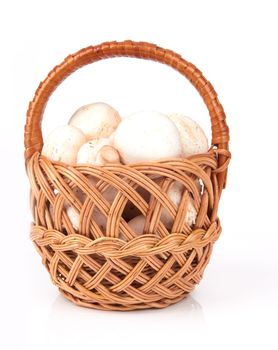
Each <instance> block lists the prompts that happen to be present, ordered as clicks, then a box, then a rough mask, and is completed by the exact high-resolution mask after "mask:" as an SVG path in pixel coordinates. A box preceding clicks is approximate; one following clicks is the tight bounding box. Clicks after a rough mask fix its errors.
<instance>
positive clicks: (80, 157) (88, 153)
mask: <svg viewBox="0 0 278 350" xmlns="http://www.w3.org/2000/svg"><path fill="white" fill-rule="evenodd" d="M106 145H111V141H110V140H109V139H108V138H100V139H95V140H91V141H88V142H86V143H84V145H83V146H81V148H80V149H79V151H78V153H77V163H78V164H82V163H83V164H97V162H96V158H97V154H98V152H99V151H100V149H101V148H102V147H103V146H106Z"/></svg>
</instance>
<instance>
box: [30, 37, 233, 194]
mask: <svg viewBox="0 0 278 350" xmlns="http://www.w3.org/2000/svg"><path fill="white" fill-rule="evenodd" d="M117 56H130V57H136V58H142V59H151V60H154V61H158V62H160V63H164V64H167V65H168V66H171V67H173V68H174V69H176V70H177V71H178V72H180V73H181V74H182V75H184V76H185V77H186V78H187V79H188V80H189V81H190V82H191V83H192V85H193V86H194V87H195V88H196V89H197V90H198V92H199V93H200V95H201V96H202V98H203V100H204V102H205V104H206V106H207V108H208V110H209V114H210V118H211V130H212V145H215V146H217V147H218V148H219V149H225V150H228V142H229V128H228V126H227V124H226V120H225V119H226V116H225V113H224V110H223V107H222V105H221V104H220V102H219V100H218V98H217V94H216V92H215V90H214V88H213V86H212V85H211V83H210V82H209V81H208V80H206V79H205V78H204V76H203V74H202V72H200V71H199V70H198V69H197V68H196V67H195V66H194V65H193V64H192V63H190V62H187V61H186V60H184V59H183V58H182V57H181V56H180V55H178V54H176V53H175V52H172V51H170V50H167V49H163V48H161V47H158V46H156V45H154V44H150V43H145V42H134V41H130V40H128V41H123V42H116V41H113V42H106V43H103V44H101V45H97V46H89V47H87V48H84V49H82V50H80V51H78V52H76V53H75V54H73V55H69V56H68V57H66V58H65V60H64V61H63V62H62V63H61V64H60V65H58V66H56V67H55V68H54V69H53V70H52V71H51V72H50V73H49V74H48V76H47V77H46V79H45V80H44V81H43V82H41V83H40V85H39V87H38V89H37V91H36V93H35V96H34V98H33V101H31V102H30V104H29V108H28V111H27V118H26V125H25V133H24V144H25V160H26V161H28V159H29V158H30V157H31V156H32V155H33V154H34V153H35V152H40V151H41V150H42V146H43V139H42V131H41V121H42V116H43V112H44V109H45V106H46V104H47V101H48V99H49V97H50V96H51V94H52V93H53V91H54V90H55V89H56V87H57V86H58V85H59V84H61V82H62V81H63V80H64V79H65V78H66V77H68V76H69V75H70V74H71V73H73V72H74V71H75V70H77V69H78V68H80V67H83V66H85V65H87V64H89V63H92V62H96V61H99V60H101V59H105V58H110V57H117ZM226 160H227V158H226V156H225V155H224V154H220V155H219V158H218V163H219V168H220V167H221V166H223V164H224V163H225V162H226ZM226 172H227V170H226V167H224V170H223V171H222V172H219V173H218V184H219V189H220V191H221V189H222V188H223V187H225V182H226Z"/></svg>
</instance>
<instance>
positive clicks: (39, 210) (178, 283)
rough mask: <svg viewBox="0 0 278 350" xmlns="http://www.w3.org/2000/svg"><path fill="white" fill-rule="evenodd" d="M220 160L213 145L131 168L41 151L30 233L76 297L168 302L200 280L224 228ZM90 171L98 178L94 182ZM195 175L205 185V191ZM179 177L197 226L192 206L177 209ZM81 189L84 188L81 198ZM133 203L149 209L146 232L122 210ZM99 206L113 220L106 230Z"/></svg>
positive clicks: (116, 305)
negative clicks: (167, 216)
mask: <svg viewBox="0 0 278 350" xmlns="http://www.w3.org/2000/svg"><path fill="white" fill-rule="evenodd" d="M216 166H217V162H216V158H215V153H214V151H211V152H210V153H208V154H205V155H199V156H194V157H191V159H187V160H171V161H165V162H163V163H157V164H150V163H146V164H138V165H136V166H134V167H130V168H129V167H126V166H115V167H114V166H110V167H84V166H83V167H81V166H75V167H67V166H65V165H62V164H59V163H51V162H50V161H49V160H47V159H46V158H45V157H43V156H40V155H39V154H35V155H34V156H33V157H32V159H31V160H30V162H29V163H28V175H29V178H30V180H31V185H32V194H31V205H32V209H33V215H34V220H35V222H34V225H33V226H32V233H31V237H32V240H33V242H34V243H35V245H36V247H37V250H38V252H39V253H40V255H41V257H42V260H43V263H44V265H45V266H46V268H47V270H48V271H49V273H50V275H51V278H52V281H53V283H54V284H55V285H57V286H58V287H59V289H60V291H61V292H62V293H63V294H64V295H65V296H66V297H67V298H69V299H70V300H72V301H74V302H75V303H77V304H79V305H83V306H87V307H93V308H100V309H116V310H130V309H142V308H149V307H164V306H167V305H169V304H171V303H174V302H176V301H178V300H180V299H182V298H183V297H184V296H185V295H186V294H188V293H189V292H190V291H191V290H192V289H193V288H194V286H195V285H196V284H197V283H199V281H200V280H201V278H202V275H203V272H204V268H205V267H206V265H207V263H208V261H209V258H210V254H211V251H212V246H213V243H214V242H215V240H216V239H217V238H218V236H219V234H220V230H221V229H220V225H219V221H218V220H217V218H216V215H215V214H216V210H217V204H218V203H217V202H218V195H217V191H218V189H217V187H215V185H216V184H217V179H216V173H215V172H214V171H215V169H216ZM150 174H151V175H152V176H153V175H154V174H155V175H156V176H153V177H154V180H152V179H151V178H150ZM88 176H93V177H94V178H96V179H97V180H98V181H97V182H96V184H95V185H93V184H92V183H91V182H90V181H89V180H88ZM157 178H159V181H157ZM197 179H198V180H199V179H201V180H202V183H203V184H204V185H203V190H202V192H203V193H202V194H201V193H200V189H199V188H198V182H197V181H196V180H197ZM173 181H175V182H177V181H178V182H179V183H181V184H182V185H183V186H184V192H183V193H184V194H183V199H182V200H183V201H184V202H186V201H187V200H188V198H189V196H190V197H192V198H194V206H195V207H196V209H197V211H198V215H197V220H196V224H195V225H194V227H189V226H188V225H187V224H186V223H185V222H184V221H185V220H184V213H183V211H184V207H186V205H184V206H182V205H181V206H180V207H179V208H172V206H173V205H172V204H171V201H170V199H169V198H168V197H167V188H168V187H169V185H170V184H171V183H173ZM108 187H109V188H110V189H111V188H113V189H115V191H116V195H115V198H114V200H113V202H112V203H109V202H108V201H107V200H106V199H105V197H104V196H103V193H104V191H105V190H106V189H107V188H108ZM139 187H141V188H142V187H144V190H145V192H144V198H143V197H142V196H141V195H140V194H139V193H138V192H139V191H138V188H139ZM77 189H78V190H79V191H82V193H84V196H83V198H84V200H83V201H82V203H81V202H80V200H79V198H77V196H76V193H77V191H76V190H77ZM141 192H142V191H141ZM146 192H148V194H149V196H146V195H145V193H146ZM146 197H147V198H148V201H146ZM131 203H132V204H133V206H134V207H135V210H138V211H140V212H141V213H143V215H145V217H146V222H147V224H146V225H147V227H146V230H145V231H146V232H147V234H143V235H140V236H136V235H135V234H134V233H133V232H132V230H130V229H129V227H128V225H127V223H126V221H125V218H124V217H123V211H124V209H125V207H126V206H127V205H130V204H131ZM69 206H71V207H72V208H73V209H74V210H75V211H76V212H78V213H79V215H80V221H79V227H78V228H74V227H73V226H72V223H71V221H70V220H69V218H68V212H67V210H66V208H68V207H69ZM51 208H52V209H51ZM162 208H164V210H168V211H169V213H170V212H171V213H172V216H173V225H172V228H171V229H170V230H169V229H168V230H167V229H166V228H165V226H164V225H163V223H162V222H161V220H160V216H161V211H162ZM166 208H167V209H166ZM94 210H98V211H100V212H102V213H103V215H104V216H105V217H106V218H107V224H106V234H105V235H103V234H102V232H101V230H100V228H99V227H98V224H97V223H96V222H95V221H94V215H93V213H94Z"/></svg>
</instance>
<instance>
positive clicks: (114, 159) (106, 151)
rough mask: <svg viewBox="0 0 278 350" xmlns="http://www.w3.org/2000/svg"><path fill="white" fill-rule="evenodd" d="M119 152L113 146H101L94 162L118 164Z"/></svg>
mask: <svg viewBox="0 0 278 350" xmlns="http://www.w3.org/2000/svg"><path fill="white" fill-rule="evenodd" d="M120 163H121V162H120V155H119V152H118V151H117V150H116V148H114V147H113V146H109V145H106V146H103V147H101V149H100V150H99V152H98V153H97V156H96V164H100V165H105V164H120Z"/></svg>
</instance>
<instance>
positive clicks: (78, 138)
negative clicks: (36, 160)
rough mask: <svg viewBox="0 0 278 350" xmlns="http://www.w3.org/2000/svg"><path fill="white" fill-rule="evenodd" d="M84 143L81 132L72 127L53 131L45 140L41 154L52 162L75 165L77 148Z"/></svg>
mask: <svg viewBox="0 0 278 350" xmlns="http://www.w3.org/2000/svg"><path fill="white" fill-rule="evenodd" d="M85 142H86V137H85V135H84V134H83V132H82V131H81V130H79V129H77V128H76V127H74V126H72V125H65V126H61V127H58V128H56V129H54V130H53V131H52V132H51V133H50V134H49V135H48V137H47V138H46V140H45V142H44V145H43V149H42V154H43V155H44V156H46V157H47V158H48V159H50V160H52V161H60V162H64V163H66V164H75V163H76V158H77V152H78V150H79V148H80V147H81V146H82V145H83V144H84V143H85Z"/></svg>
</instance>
